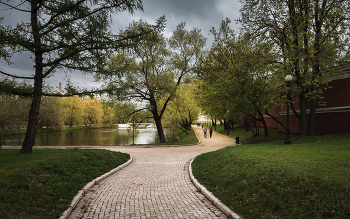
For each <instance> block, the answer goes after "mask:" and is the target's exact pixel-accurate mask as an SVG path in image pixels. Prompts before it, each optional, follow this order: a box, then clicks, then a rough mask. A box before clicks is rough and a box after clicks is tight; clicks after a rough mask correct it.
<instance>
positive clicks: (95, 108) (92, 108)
mask: <svg viewBox="0 0 350 219" xmlns="http://www.w3.org/2000/svg"><path fill="white" fill-rule="evenodd" d="M81 101H82V102H83V105H84V115H83V123H84V125H85V126H88V125H90V124H97V125H100V124H101V123H102V117H103V108H102V103H101V101H100V100H99V99H97V98H94V99H91V97H86V98H85V99H83V100H81Z"/></svg>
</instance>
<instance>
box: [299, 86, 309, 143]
mask: <svg viewBox="0 0 350 219" xmlns="http://www.w3.org/2000/svg"><path fill="white" fill-rule="evenodd" d="M299 109H300V114H299V116H300V124H299V127H300V137H305V136H307V122H306V99H305V91H301V93H300V94H299Z"/></svg>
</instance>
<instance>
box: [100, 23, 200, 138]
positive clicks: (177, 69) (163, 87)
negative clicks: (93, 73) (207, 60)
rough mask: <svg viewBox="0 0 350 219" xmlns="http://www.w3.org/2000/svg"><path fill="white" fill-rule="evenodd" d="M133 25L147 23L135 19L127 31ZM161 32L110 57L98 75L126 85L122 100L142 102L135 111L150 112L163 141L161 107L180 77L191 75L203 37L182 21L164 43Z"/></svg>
mask: <svg viewBox="0 0 350 219" xmlns="http://www.w3.org/2000/svg"><path fill="white" fill-rule="evenodd" d="M136 26H143V27H147V26H148V24H147V23H144V22H139V23H136V22H135V23H134V24H133V25H132V26H130V27H129V30H128V31H130V30H133V29H134V28H135V27H136ZM161 31H162V30H159V31H153V32H150V33H148V34H146V35H144V36H143V37H142V43H141V44H139V45H138V46H137V47H132V48H131V49H128V50H120V51H119V53H118V54H116V55H114V56H112V57H111V59H110V61H109V62H108V63H107V67H106V68H107V69H108V71H109V72H111V74H110V75H107V76H106V75H105V76H101V75H100V77H103V79H106V80H108V81H109V82H110V83H109V85H110V86H118V87H124V88H126V91H125V92H124V93H123V94H121V97H123V98H124V99H128V100H130V99H132V100H133V101H136V102H139V103H141V104H143V107H139V109H138V110H137V111H143V110H147V111H150V112H151V113H152V116H153V119H154V121H155V124H156V127H157V131H158V136H159V140H160V142H165V136H164V132H163V126H162V117H163V115H164V112H165V109H166V108H167V105H168V103H169V101H170V100H171V99H173V97H174V95H175V94H176V90H177V89H178V87H179V86H180V84H181V83H182V82H183V80H185V79H186V78H187V77H189V76H190V75H191V74H192V72H193V67H194V66H195V64H196V60H197V58H198V57H199V55H200V53H201V51H202V49H203V47H204V45H205V38H204V37H203V36H202V34H201V32H200V30H198V29H193V30H191V31H188V30H186V29H185V23H181V24H180V25H178V26H177V28H176V30H175V31H174V32H173V35H172V37H171V38H170V39H169V41H168V42H167V40H166V38H165V37H164V36H163V34H162V33H161ZM121 34H123V33H121ZM108 71H107V72H108ZM144 102H146V103H144ZM137 111H135V112H137Z"/></svg>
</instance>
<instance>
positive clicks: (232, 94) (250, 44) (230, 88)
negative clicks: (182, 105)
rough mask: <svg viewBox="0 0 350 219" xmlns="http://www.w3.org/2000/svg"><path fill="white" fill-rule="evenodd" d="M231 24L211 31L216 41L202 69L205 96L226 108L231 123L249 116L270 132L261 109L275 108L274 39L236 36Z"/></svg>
mask: <svg viewBox="0 0 350 219" xmlns="http://www.w3.org/2000/svg"><path fill="white" fill-rule="evenodd" d="M229 23H230V20H229V19H226V20H224V21H222V23H221V26H220V28H219V29H218V30H216V29H214V28H213V29H212V30H211V32H212V34H213V35H214V43H213V46H212V47H211V49H210V51H209V53H208V55H207V57H206V60H204V62H203V65H202V66H201V68H199V69H198V73H199V76H200V77H201V78H202V79H203V82H204V83H202V84H201V88H202V89H201V92H202V93H203V98H201V99H203V100H205V101H206V102H205V103H207V102H210V101H212V102H214V103H215V104H217V106H220V107H221V108H222V109H224V110H223V111H222V112H220V113H221V116H225V117H226V118H223V119H224V120H226V121H228V122H229V123H231V124H232V122H234V120H238V119H239V118H240V119H245V118H248V117H249V118H253V119H254V120H258V121H259V122H262V123H263V126H264V130H265V135H268V130H267V126H266V123H265V119H264V117H263V114H262V112H261V110H263V109H266V108H269V107H271V106H270V102H271V100H272V99H271V98H272V95H271V90H274V89H276V87H277V86H276V82H275V80H274V77H272V75H273V71H274V69H273V64H272V63H273V62H274V56H273V51H272V50H271V47H270V42H269V41H268V39H266V38H263V37H260V38H256V39H252V38H250V37H249V35H246V34H243V35H239V36H236V35H235V34H234V32H233V30H231V29H230V28H229V26H228V25H229ZM208 92H209V94H208ZM208 98H209V99H208ZM209 106H210V108H209V112H213V111H214V107H213V105H209ZM216 108H217V107H216ZM207 109H208V108H207ZM255 112H257V113H258V116H255ZM216 115H217V114H216ZM256 134H258V133H255V135H256Z"/></svg>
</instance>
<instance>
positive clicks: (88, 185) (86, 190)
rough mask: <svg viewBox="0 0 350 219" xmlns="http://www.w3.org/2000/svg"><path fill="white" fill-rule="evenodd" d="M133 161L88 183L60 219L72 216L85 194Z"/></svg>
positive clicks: (130, 160) (131, 158)
mask: <svg viewBox="0 0 350 219" xmlns="http://www.w3.org/2000/svg"><path fill="white" fill-rule="evenodd" d="M132 161H133V157H132V156H130V159H129V160H128V161H127V162H126V163H123V164H122V165H120V166H118V167H117V168H115V169H113V170H111V171H109V172H108V173H105V174H103V175H101V176H99V177H97V178H96V179H94V180H92V181H91V182H89V183H87V184H86V185H85V186H84V188H83V189H82V190H80V191H79V192H78V194H77V195H76V196H75V197H74V198H73V200H72V202H71V203H70V204H69V205H68V209H67V210H66V211H65V212H63V213H62V215H61V217H60V218H59V219H67V218H68V217H69V216H70V214H71V213H72V212H73V210H74V208H75V207H76V206H77V204H78V202H79V201H80V199H81V198H82V197H83V195H84V194H85V193H87V192H88V191H89V190H90V189H91V188H92V187H93V186H94V185H96V184H97V183H99V182H101V181H102V180H103V179H105V178H107V177H108V176H110V175H112V174H113V173H115V172H117V171H118V170H121V169H122V168H124V167H126V166H128V165H129V164H130V163H131V162H132Z"/></svg>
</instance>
